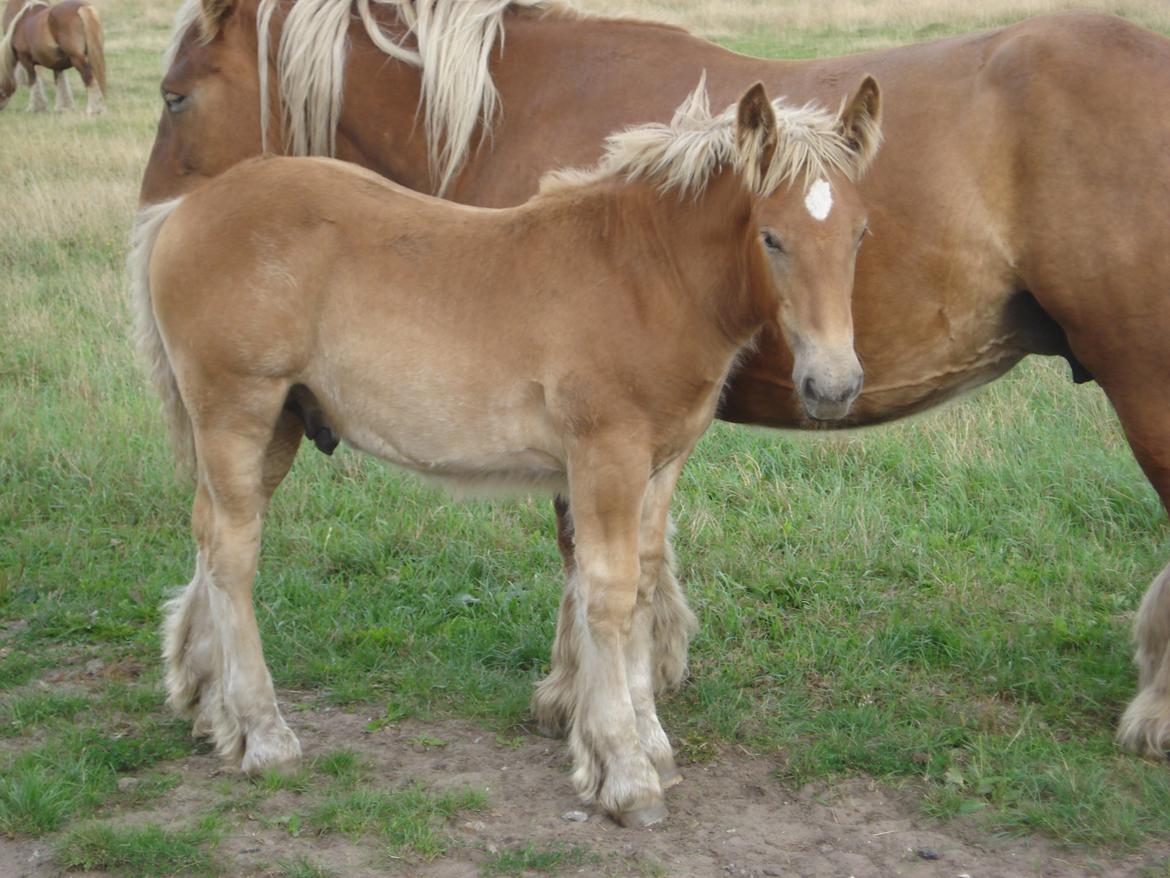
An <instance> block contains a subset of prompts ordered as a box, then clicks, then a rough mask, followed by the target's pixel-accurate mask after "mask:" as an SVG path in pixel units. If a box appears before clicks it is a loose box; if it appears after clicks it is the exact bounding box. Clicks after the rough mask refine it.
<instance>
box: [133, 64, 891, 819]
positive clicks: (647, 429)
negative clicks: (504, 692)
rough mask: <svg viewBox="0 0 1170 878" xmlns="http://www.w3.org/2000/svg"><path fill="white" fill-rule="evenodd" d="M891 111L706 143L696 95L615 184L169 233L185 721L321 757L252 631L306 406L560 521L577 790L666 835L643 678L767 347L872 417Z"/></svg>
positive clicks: (368, 205)
mask: <svg viewBox="0 0 1170 878" xmlns="http://www.w3.org/2000/svg"><path fill="white" fill-rule="evenodd" d="M877 113H878V94H877V88H876V85H875V84H874V82H873V80H871V79H866V80H865V81H864V82H863V84H862V86H861V89H860V91H859V92H858V94H857V96H856V98H855V99H854V100H853V101H852V102H851V103H850V104H849V105H848V106H847V107H846V109H845V111H844V112H843V113H842V115H841V116H839V117H837V116H834V115H832V114H830V113H825V112H822V111H818V110H814V109H811V108H808V107H805V108H795V109H794V108H789V107H784V106H782V105H776V106H773V105H772V103H771V102H769V101H768V100H767V98H766V95H765V93H764V89H763V87H762V86H760V85H756V86H755V87H753V88H752V89H750V90H749V91H748V93H747V94H745V95H744V97H743V98H742V100H741V101H740V102H739V104H738V106H733V107H731V108H729V109H728V111H727V112H726V113H724V114H722V115H719V116H716V117H712V116H711V114H710V112H709V110H708V109H707V104H706V94H705V91H704V89H703V86H702V85H700V87H699V89H698V90H697V91H696V92H695V93H694V94H693V95H692V96H691V98H690V99H689V100H688V101H687V102H686V103H685V104H684V105H683V107H681V108H680V110H679V112H678V114H677V116H676V117H675V119H674V121H673V123H672V124H671V125H670V126H663V125H652V126H646V127H642V128H637V129H633V130H630V131H627V132H624V133H622V134H619V135H615V136H614V137H612V138H610V140H609V145H608V151H607V155H606V157H605V159H604V160H603V161H602V163H601V164H600V166H599V167H598V168H597V169H595V170H593V171H588V172H582V171H577V172H564V173H561V174H559V175H556V176H555V177H554V178H553V179H550V180H549V181H548V182H547V183H546V184H545V185H544V186H543V187H542V192H541V194H540V195H539V196H537V197H536V198H534V199H533V200H532V201H530V202H528V203H526V204H524V205H522V206H521V207H519V208H514V209H510V210H501V211H483V210H473V209H470V208H466V207H462V206H457V205H453V204H451V203H449V202H445V201H441V200H438V199H430V198H423V197H420V196H419V195H417V194H416V193H414V192H410V191H409V190H405V189H402V188H399V187H395V186H393V185H392V184H390V183H388V182H386V181H385V180H384V179H382V178H380V177H377V176H376V175H374V174H372V173H370V172H368V171H365V170H361V169H357V168H355V167H354V166H352V165H349V164H345V163H341V162H335V161H330V160H321V159H265V160H259V161H256V162H251V163H247V164H245V165H242V166H240V167H239V168H238V169H234V170H231V171H228V172H227V173H226V174H224V175H223V177H222V178H221V180H218V181H216V182H214V183H211V184H209V185H208V186H206V187H204V188H203V189H201V190H199V191H197V192H195V193H194V194H192V195H190V196H188V197H186V198H185V199H182V200H176V201H171V202H166V203H164V204H162V205H159V206H155V207H152V208H148V209H147V210H146V211H145V212H144V214H143V218H142V220H141V221H140V224H139V227H138V229H137V232H136V239H137V240H136V247H135V253H134V254H133V255H132V257H131V259H132V264H133V265H134V266H135V270H136V297H135V309H136V312H137V315H138V325H139V335H140V339H141V340H142V342H143V347H144V350H145V352H146V354H147V358H148V360H149V361H150V362H151V363H152V364H153V371H154V378H155V383H156V386H158V387H159V389H160V391H161V392H162V395H163V397H164V398H165V399H166V400H167V401H168V406H167V408H168V411H169V416H170V417H169V419H170V423H171V427H172V431H173V432H174V433H175V434H176V435H178V436H179V437H180V438H181V439H182V440H183V441H182V442H181V443H180V444H181V445H183V446H186V447H193V448H194V456H195V458H196V460H197V471H198V488H197V496H196V500H195V509H194V514H193V527H194V531H195V536H196V542H197V544H198V560H197V563H196V573H195V578H194V579H193V580H192V582H191V584H190V585H189V586H188V587H187V589H186V590H185V591H184V592H183V594H182V595H181V596H180V597H178V598H176V599H175V601H174V602H173V603H172V604H171V606H170V616H169V619H168V622H167V637H166V653H167V656H168V659H169V662H170V667H169V669H168V676H167V682H168V688H169V690H170V700H171V703H172V704H174V705H175V706H177V707H178V708H180V709H181V710H183V711H184V712H190V713H194V714H196V716H197V719H196V730H197V731H199V732H204V733H209V734H210V735H211V736H212V737H213V738H214V740H215V743H216V745H217V747H218V749H219V751H220V752H221V753H223V754H225V755H227V756H229V757H231V758H233V759H235V760H239V761H240V763H241V765H242V767H243V768H244V770H246V771H249V772H255V771H259V770H262V769H264V768H267V767H270V766H273V765H277V764H280V763H282V762H285V761H287V760H289V759H292V758H295V757H297V756H299V754H300V749H299V744H298V742H297V739H296V737H295V735H294V734H293V733H292V731H291V730H289V728H288V726H287V725H286V724H285V722H284V720H283V718H282V717H281V715H280V711H279V710H278V708H277V706H276V701H275V693H274V692H273V688H272V679H271V677H270V676H269V674H268V670H267V668H266V667H265V664H264V658H263V655H262V653H261V649H260V640H259V633H258V631H257V630H256V623H255V618H254V616H253V604H252V581H253V578H254V576H255V572H256V565H257V558H258V552H259V543H260V526H261V519H262V517H263V513H264V510H265V508H266V506H267V504H268V500H269V499H270V497H271V496H272V493H273V492H274V491H275V489H276V487H277V485H278V484H279V483H280V482H281V480H282V479H283V478H284V477H285V475H286V474H287V473H288V471H289V468H290V467H291V465H292V462H293V458H294V456H295V455H296V452H297V449H298V447H299V445H300V441H301V437H302V435H303V432H304V426H303V423H302V421H301V419H300V418H299V417H297V416H295V415H293V414H292V413H291V412H290V411H289V410H288V401H289V398H290V396H291V395H292V394H294V392H295V393H297V394H298V395H299V396H300V397H301V398H302V399H304V398H312V400H313V401H314V409H315V411H317V412H319V413H320V416H321V417H322V418H323V419H324V421H325V422H326V423H327V424H328V425H329V428H330V431H331V432H333V433H335V434H336V435H338V436H341V437H343V438H345V439H347V440H348V441H349V442H350V443H352V444H353V445H355V446H357V447H359V448H362V449H364V450H366V451H368V452H370V453H373V454H376V455H378V456H379V457H382V458H384V459H386V460H389V461H392V462H394V463H397V464H399V465H402V466H405V467H408V468H410V469H413V470H415V471H417V472H421V473H425V474H427V475H431V476H437V477H440V478H442V479H444V480H447V481H451V482H454V483H455V484H457V485H461V486H469V487H472V488H474V487H475V486H476V485H482V484H483V483H484V482H492V483H503V484H504V485H506V486H509V487H519V488H521V489H523V488H527V487H531V486H533V485H536V486H543V487H547V488H551V489H553V490H556V491H558V492H559V493H561V494H562V495H563V496H566V497H567V498H568V500H569V503H570V505H571V509H572V512H573V518H574V520H575V522H576V525H577V537H576V557H577V559H578V577H579V583H578V585H577V588H578V589H579V590H580V593H581V595H582V607H583V612H582V613H580V614H578V615H577V616H576V617H575V619H574V626H573V630H572V632H571V634H570V638H569V639H570V640H571V641H572V643H571V645H570V644H563V646H562V648H563V649H565V650H566V651H568V652H571V654H572V661H573V663H574V665H575V667H576V669H577V673H576V674H575V676H574V679H573V686H572V690H571V691H567V692H565V693H563V696H562V697H564V698H565V699H566V701H568V702H569V703H570V704H571V710H570V713H571V716H572V722H571V728H570V748H571V750H572V753H573V761H574V765H575V768H574V772H573V780H574V783H575V785H576V787H577V789H578V792H579V793H580V794H581V795H582V796H583V797H584V798H585V799H586V800H587V801H593V800H596V801H598V802H600V803H601V805H602V806H603V807H604V808H605V809H606V810H607V811H608V812H609V813H610V814H612V815H613V816H614V817H615V818H617V819H618V820H619V821H621V822H622V823H626V824H638V825H641V824H647V823H653V822H657V821H658V820H661V819H662V817H664V816H665V813H666V812H665V806H664V804H663V793H662V791H663V789H664V788H665V787H667V786H669V785H670V784H672V783H674V782H676V781H677V780H678V779H679V774H678V771H677V769H676V768H675V764H674V758H673V755H672V752H671V747H670V743H669V741H668V739H667V737H666V735H665V733H664V732H663V730H662V727H661V725H660V723H659V721H658V717H657V714H656V710H655V707H654V695H653V689H652V685H651V680H652V673H651V668H650V665H651V661H652V656H651V649H650V634H651V627H652V624H653V603H654V600H653V591H654V588H655V587H656V585H657V582H658V579H659V574H658V567H659V566H661V564H662V563H663V558H664V557H665V538H666V528H667V510H668V507H669V503H670V498H671V495H672V493H673V491H674V485H675V482H676V480H677V478H678V476H679V473H680V471H681V469H682V466H683V463H684V462H685V461H686V458H687V457H688V456H689V454H690V452H691V450H692V448H693V447H694V444H695V442H697V441H698V439H699V437H700V436H701V435H702V433H703V432H704V431H705V430H706V428H707V426H708V425H709V424H710V422H711V420H712V418H713V417H714V413H715V406H716V403H717V401H718V399H719V395H720V392H721V391H722V388H723V383H724V380H725V378H726V376H727V372H728V370H729V369H730V368H731V365H732V363H733V361H734V359H735V357H736V355H737V353H738V352H739V350H740V348H742V347H743V346H744V345H745V344H747V343H749V342H750V341H751V339H752V338H753V337H754V336H755V335H756V333H757V332H758V331H759V329H760V327H761V326H762V325H763V324H764V322H765V321H767V320H769V319H772V320H777V321H778V322H779V324H780V326H782V327H783V331H784V332H785V334H786V337H787V338H788V339H789V342H790V343H791V344H792V345H793V347H794V349H796V350H797V351H799V352H800V354H799V356H798V358H797V361H796V366H795V368H796V376H797V379H798V383H799V385H800V386H801V388H802V391H806V393H805V397H804V399H805V405H807V406H808V407H809V409H810V411H812V412H817V411H818V410H819V409H821V408H825V407H828V408H829V409H830V411H831V412H832V413H833V414H837V415H840V414H844V412H845V411H846V410H847V409H848V405H849V403H850V402H852V400H853V399H854V398H855V397H856V395H857V393H858V391H859V389H860V386H861V369H860V365H859V364H858V362H857V358H856V356H855V355H854V351H853V331H852V317H851V312H850V306H849V299H850V295H851V292H852V286H853V266H854V260H855V257H856V253H857V247H858V244H859V242H860V240H861V237H862V235H863V234H864V232H865V215H864V210H863V208H862V204H861V201H860V199H859V198H858V196H857V194H856V190H855V188H854V186H853V185H852V179H853V178H854V177H857V176H860V174H861V173H862V171H863V170H864V168H865V167H866V165H867V164H868V163H869V161H870V159H871V158H872V156H873V154H874V151H875V150H876V148H877V141H878V137H879V135H878V118H877ZM290 218H294V219H293V220H292V221H291V222H290ZM684 340H685V341H684Z"/></svg>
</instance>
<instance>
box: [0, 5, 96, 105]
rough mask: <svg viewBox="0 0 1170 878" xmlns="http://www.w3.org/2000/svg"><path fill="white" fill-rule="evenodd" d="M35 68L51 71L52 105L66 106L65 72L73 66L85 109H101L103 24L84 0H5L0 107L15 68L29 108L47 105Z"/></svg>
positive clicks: (68, 99)
mask: <svg viewBox="0 0 1170 878" xmlns="http://www.w3.org/2000/svg"><path fill="white" fill-rule="evenodd" d="M37 67H46V68H48V69H49V70H52V71H53V78H54V80H55V82H56V86H57V100H56V108H57V109H58V110H64V109H70V108H72V106H73V93H72V91H71V90H70V88H69V80H68V79H66V77H65V72H66V71H67V70H68V69H69V68H70V67H72V68H74V69H75V70H77V72H78V73H80V74H81V81H82V82H83V83H84V84H85V93H86V104H85V111H86V112H87V113H89V114H90V115H94V114H97V113H102V112H104V111H105V108H106V102H105V95H106V61H105V55H104V53H103V51H102V25H101V20H100V19H99V18H98V14H97V10H96V9H94V8H93V6H92V5H91V4H90V3H89V2H88V0H63V2H61V3H58V4H56V5H55V6H49V4H47V3H43V2H40V0H29V2H27V3H26V2H24V0H9V2H8V6H7V8H6V9H5V13H4V37H3V39H2V40H0V110H2V109H4V107H5V106H6V105H7V104H8V101H9V100H10V99H11V98H12V95H13V94H14V93H15V92H16V88H17V77H16V71H17V70H18V69H19V70H20V71H22V72H23V75H24V76H23V78H24V79H26V80H27V83H28V86H29V89H30V94H29V104H28V108H29V109H30V110H32V111H43V110H47V109H48V107H49V104H48V101H47V100H46V99H45V86H44V83H43V82H42V81H41V80H40V79H38V78H37V70H36V69H37Z"/></svg>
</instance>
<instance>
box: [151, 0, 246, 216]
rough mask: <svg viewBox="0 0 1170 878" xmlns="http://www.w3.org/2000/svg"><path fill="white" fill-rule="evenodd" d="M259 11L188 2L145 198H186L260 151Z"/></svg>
mask: <svg viewBox="0 0 1170 878" xmlns="http://www.w3.org/2000/svg"><path fill="white" fill-rule="evenodd" d="M256 51H257V40H256V4H254V3H249V2H236V0H187V2H185V3H184V5H183V7H182V8H181V9H180V11H179V14H178V17H177V19H176V25H175V35H174V43H173V45H172V47H171V49H170V51H169V52H168V53H167V61H168V62H169V63H167V70H166V74H165V76H164V77H163V81H162V87H161V99H162V103H163V111H162V117H161V118H160V119H159V123H158V133H157V134H156V136H155V140H154V148H153V150H152V151H151V154H150V162H149V163H148V164H147V166H146V173H145V174H144V175H143V179H142V188H141V191H140V193H139V198H140V200H141V201H143V202H157V201H163V200H165V199H168V198H172V197H174V196H177V195H182V194H183V193H185V192H188V191H190V190H191V189H192V188H193V187H194V186H197V185H198V184H199V183H200V182H202V181H203V180H206V179H208V178H210V177H214V176H215V175H217V174H219V173H221V172H223V171H225V170H227V169H228V168H229V167H231V166H232V165H234V164H236V163H237V162H239V161H241V160H243V159H245V158H248V157H250V156H254V155H257V154H258V153H259V152H260V110H259V104H260V101H259V87H258V82H257V75H256V69H257V65H256Z"/></svg>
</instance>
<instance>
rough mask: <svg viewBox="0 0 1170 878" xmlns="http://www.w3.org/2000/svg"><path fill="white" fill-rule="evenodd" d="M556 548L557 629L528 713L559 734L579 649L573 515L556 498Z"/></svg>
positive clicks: (572, 692) (545, 730) (569, 707)
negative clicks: (561, 576) (559, 577)
mask: <svg viewBox="0 0 1170 878" xmlns="http://www.w3.org/2000/svg"><path fill="white" fill-rule="evenodd" d="M555 507H556V512H557V547H558V548H559V549H560V551H561V560H562V561H563V562H564V567H565V589H564V591H563V592H562V593H561V606H560V610H559V612H558V613H557V632H556V636H555V638H554V639H553V647H552V659H551V661H550V662H549V672H548V676H547V677H545V678H544V679H543V680H541V681H540V682H539V683H537V684H536V689H535V690H534V691H533V693H532V714H533V716H535V717H536V723H537V726H538V727H539V728H540V732H541V734H544V735H548V736H550V737H561V736H562V735H564V734H565V732H566V731H568V728H569V720H570V718H571V716H572V712H573V704H574V701H575V699H576V676H577V664H578V652H579V650H580V638H581V632H580V624H581V623H580V619H579V618H578V607H577V602H578V591H579V589H580V584H579V583H578V581H577V559H576V557H575V554H574V551H575V550H574V534H573V518H572V516H571V515H570V513H569V504H568V503H567V502H565V500H563V499H562V498H560V497H557V498H556V501H555Z"/></svg>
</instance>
